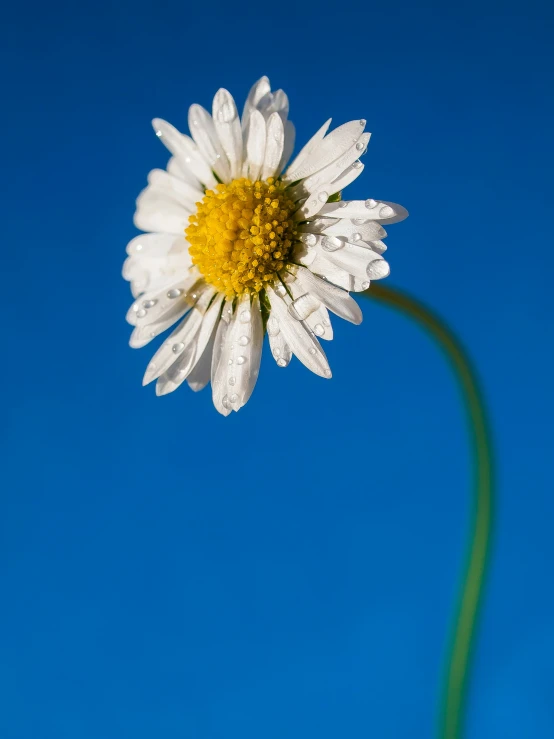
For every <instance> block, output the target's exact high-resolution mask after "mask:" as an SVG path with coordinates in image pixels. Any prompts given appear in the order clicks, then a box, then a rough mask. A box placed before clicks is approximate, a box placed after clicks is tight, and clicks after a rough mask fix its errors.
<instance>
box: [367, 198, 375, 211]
mask: <svg viewBox="0 0 554 739" xmlns="http://www.w3.org/2000/svg"><path fill="white" fill-rule="evenodd" d="M376 205H377V201H376V200H373V199H372V198H369V200H366V201H365V207H366V208H368V209H369V210H371V209H372V208H375V206H376Z"/></svg>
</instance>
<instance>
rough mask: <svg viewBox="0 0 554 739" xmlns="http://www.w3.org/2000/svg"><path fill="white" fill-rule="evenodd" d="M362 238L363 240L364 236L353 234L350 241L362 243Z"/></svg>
mask: <svg viewBox="0 0 554 739" xmlns="http://www.w3.org/2000/svg"><path fill="white" fill-rule="evenodd" d="M361 238H362V234H360V233H358V232H356V233H353V234H352V236H351V237H350V241H352V242H353V243H356V241H360V239H361Z"/></svg>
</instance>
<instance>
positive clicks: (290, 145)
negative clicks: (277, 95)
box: [275, 121, 296, 175]
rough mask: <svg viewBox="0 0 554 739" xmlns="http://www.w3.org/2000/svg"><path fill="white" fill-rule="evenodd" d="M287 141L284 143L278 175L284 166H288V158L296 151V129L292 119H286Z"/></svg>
mask: <svg viewBox="0 0 554 739" xmlns="http://www.w3.org/2000/svg"><path fill="white" fill-rule="evenodd" d="M284 126H285V142H284V144H283V153H282V154H281V161H280V162H279V166H278V167H277V171H276V173H275V174H276V175H278V174H281V172H282V171H283V170H284V168H285V167H286V166H287V162H288V160H289V159H290V158H291V156H292V152H293V151H294V141H295V139H296V129H295V127H294V123H293V122H292V121H285V124H284Z"/></svg>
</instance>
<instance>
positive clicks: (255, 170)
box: [243, 110, 266, 181]
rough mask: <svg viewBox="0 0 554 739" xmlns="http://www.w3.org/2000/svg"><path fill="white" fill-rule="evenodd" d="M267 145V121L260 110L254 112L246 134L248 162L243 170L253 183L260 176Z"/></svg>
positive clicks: (246, 161)
mask: <svg viewBox="0 0 554 739" xmlns="http://www.w3.org/2000/svg"><path fill="white" fill-rule="evenodd" d="M265 144H266V125H265V119H264V117H263V115H262V114H261V113H260V111H259V110H253V111H252V112H251V114H250V122H249V125H248V132H247V134H246V160H245V162H244V170H243V171H244V175H245V177H248V178H250V179H251V180H253V181H254V180H257V179H258V177H259V176H260V172H261V169H262V166H263V163H264V158H265Z"/></svg>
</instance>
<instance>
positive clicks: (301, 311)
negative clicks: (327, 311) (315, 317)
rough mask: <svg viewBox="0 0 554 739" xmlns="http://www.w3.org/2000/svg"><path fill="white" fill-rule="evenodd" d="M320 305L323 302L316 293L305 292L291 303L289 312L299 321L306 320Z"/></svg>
mask: <svg viewBox="0 0 554 739" xmlns="http://www.w3.org/2000/svg"><path fill="white" fill-rule="evenodd" d="M320 305H321V303H320V302H319V300H318V299H317V298H316V297H315V296H314V295H312V294H311V293H305V294H304V295H300V297H298V298H296V300H293V301H292V303H291V304H290V305H289V313H290V315H291V316H292V317H293V318H295V319H296V320H297V321H305V320H306V318H308V316H311V315H312V313H313V312H314V311H316V310H317V309H318V308H319V306H320Z"/></svg>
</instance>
